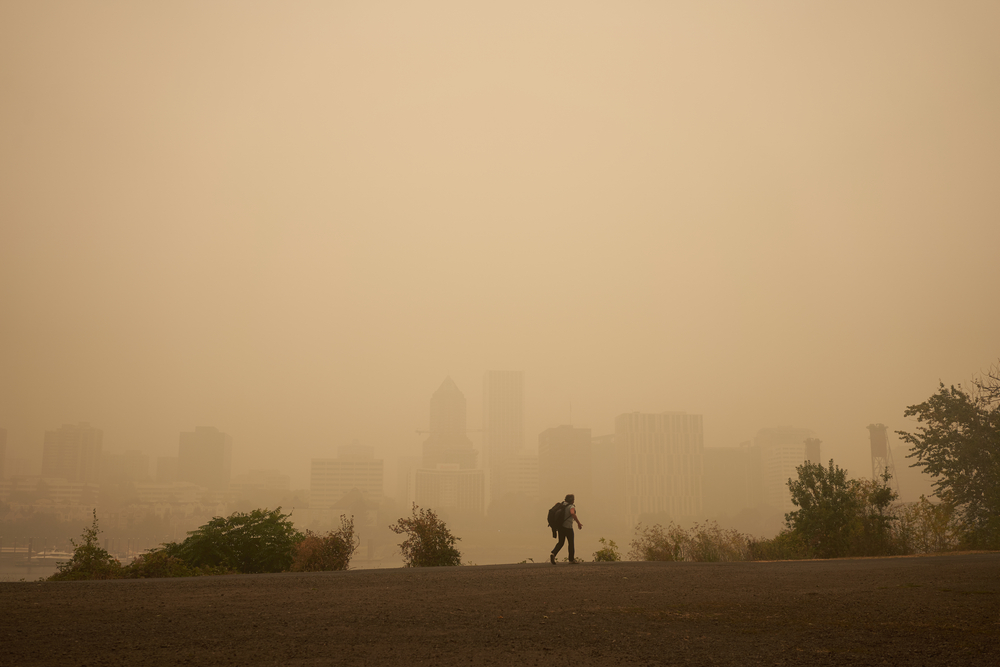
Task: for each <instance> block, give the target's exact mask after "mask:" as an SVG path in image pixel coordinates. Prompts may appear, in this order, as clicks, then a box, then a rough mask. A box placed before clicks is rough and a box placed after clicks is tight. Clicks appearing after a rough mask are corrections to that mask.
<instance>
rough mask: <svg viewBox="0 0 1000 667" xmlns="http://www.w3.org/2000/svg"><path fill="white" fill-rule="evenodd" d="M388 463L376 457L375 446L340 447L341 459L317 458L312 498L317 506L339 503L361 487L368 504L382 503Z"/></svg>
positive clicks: (312, 470) (323, 507)
mask: <svg viewBox="0 0 1000 667" xmlns="http://www.w3.org/2000/svg"><path fill="white" fill-rule="evenodd" d="M384 474H385V470H384V462H383V461H382V459H376V458H375V448H374V447H370V446H366V445H359V444H357V442H355V443H353V444H351V445H347V446H342V447H338V448H337V458H334V459H313V460H312V466H311V469H310V474H309V498H310V503H309V504H310V506H311V507H312V508H313V509H328V508H332V507H335V506H337V505H338V503H340V501H341V500H343V498H344V497H345V496H346V495H347V494H348V493H350V492H351V491H352V490H354V489H357V490H358V491H359V492H360V493H361V497H362V498H363V499H364V501H365V503H367V504H368V505H371V506H374V507H377V506H378V505H380V504H381V503H382V495H383V481H384V480H383V478H384Z"/></svg>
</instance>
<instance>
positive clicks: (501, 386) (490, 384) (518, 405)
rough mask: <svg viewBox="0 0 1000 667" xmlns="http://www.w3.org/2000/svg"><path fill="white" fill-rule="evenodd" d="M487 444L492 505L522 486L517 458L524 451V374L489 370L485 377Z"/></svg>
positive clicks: (484, 407)
mask: <svg viewBox="0 0 1000 667" xmlns="http://www.w3.org/2000/svg"><path fill="white" fill-rule="evenodd" d="M483 442H484V443H485V446H484V450H485V451H484V455H485V464H486V465H485V467H486V469H487V471H488V474H489V489H488V492H489V496H490V498H489V500H490V502H492V501H493V500H496V499H499V498H502V497H503V496H504V495H507V494H512V493H515V487H516V486H518V484H517V482H516V480H515V469H516V467H517V461H516V458H517V456H518V454H520V453H521V450H522V449H523V448H524V373H523V372H522V371H487V372H486V374H485V375H484V376H483Z"/></svg>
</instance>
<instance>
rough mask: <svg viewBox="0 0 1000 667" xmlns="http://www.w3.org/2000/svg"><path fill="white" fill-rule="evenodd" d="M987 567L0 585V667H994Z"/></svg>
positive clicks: (843, 564) (956, 561) (633, 569)
mask: <svg viewBox="0 0 1000 667" xmlns="http://www.w3.org/2000/svg"><path fill="white" fill-rule="evenodd" d="M998 638H1000V553H974V554H962V555H947V556H928V557H918V558H883V559H858V560H837V561H804V562H803V561H800V562H775V563H608V564H605V563H587V564H582V565H576V566H572V565H568V564H560V565H558V566H556V567H553V566H552V565H548V564H544V565H542V564H526V565H496V566H478V567H476V566H473V567H460V568H440V569H419V570H418V569H409V570H407V569H394V570H361V571H349V572H333V573H316V574H280V575H253V576H249V575H248V576H232V577H205V578H197V579H174V580H140V581H111V582H72V583H44V584H39V583H4V584H0V664H2V665H19V666H23V665H53V664H65V665H171V664H188V663H192V664H201V665H271V664H273V665H339V664H345V665H348V664H349V665H413V664H426V665H534V664H537V665H643V664H646V665H659V664H698V665H709V664H712V665H748V664H749V665H754V664H760V665H764V664H767V665H775V664H779V665H781V664H788V665H800V664H810V665H877V664H893V665H903V664H906V665H990V666H993V665H997V664H1000V639H998Z"/></svg>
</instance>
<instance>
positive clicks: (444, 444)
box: [413, 377, 484, 517]
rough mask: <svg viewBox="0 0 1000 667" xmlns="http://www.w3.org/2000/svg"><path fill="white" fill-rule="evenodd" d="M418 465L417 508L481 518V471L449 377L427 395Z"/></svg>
mask: <svg viewBox="0 0 1000 667" xmlns="http://www.w3.org/2000/svg"><path fill="white" fill-rule="evenodd" d="M423 454H424V455H423V459H422V461H421V466H420V468H419V469H417V470H415V471H413V480H414V483H413V499H414V502H416V503H417V505H419V506H421V507H426V508H429V509H433V510H434V511H436V512H444V513H445V514H447V515H450V516H458V515H464V516H467V517H470V516H481V515H482V513H483V503H484V488H483V486H484V482H483V480H484V476H483V471H482V470H479V469H476V467H475V465H476V455H477V453H476V451H475V450H474V449H473V448H472V440H470V439H469V437H468V436H467V435H466V412H465V395H464V394H462V392H461V391H460V390H459V389H458V387H457V386H456V385H455V383H454V382H453V381H452V379H451V378H450V377H447V378H445V379H444V382H442V383H441V386H440V387H438V389H437V391H435V392H434V394H433V395H432V396H431V406H430V434H429V436H428V438H427V440H425V441H424V452H423Z"/></svg>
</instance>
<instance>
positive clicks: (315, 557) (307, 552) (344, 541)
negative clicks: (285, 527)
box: [291, 514, 361, 572]
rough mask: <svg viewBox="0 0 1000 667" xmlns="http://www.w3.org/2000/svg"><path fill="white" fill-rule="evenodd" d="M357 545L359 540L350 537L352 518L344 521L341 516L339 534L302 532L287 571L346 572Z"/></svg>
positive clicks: (359, 542)
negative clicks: (289, 568)
mask: <svg viewBox="0 0 1000 667" xmlns="http://www.w3.org/2000/svg"><path fill="white" fill-rule="evenodd" d="M360 544H361V540H360V538H358V537H356V536H355V535H354V517H351V518H350V519H348V518H347V517H346V516H345V515H343V514H341V515H340V529H339V530H335V531H334V530H331V531H330V532H328V533H327V534H326V535H317V534H316V533H314V532H312V531H311V530H307V531H306V536H305V538H303V539H302V541H301V542H299V543H298V544H297V545H296V546H295V550H294V553H293V556H292V567H291V571H292V572H329V571H332V570H346V569H348V567H349V566H350V564H351V557H352V556H353V555H354V552H355V551H357V548H358V546H359V545H360Z"/></svg>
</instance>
